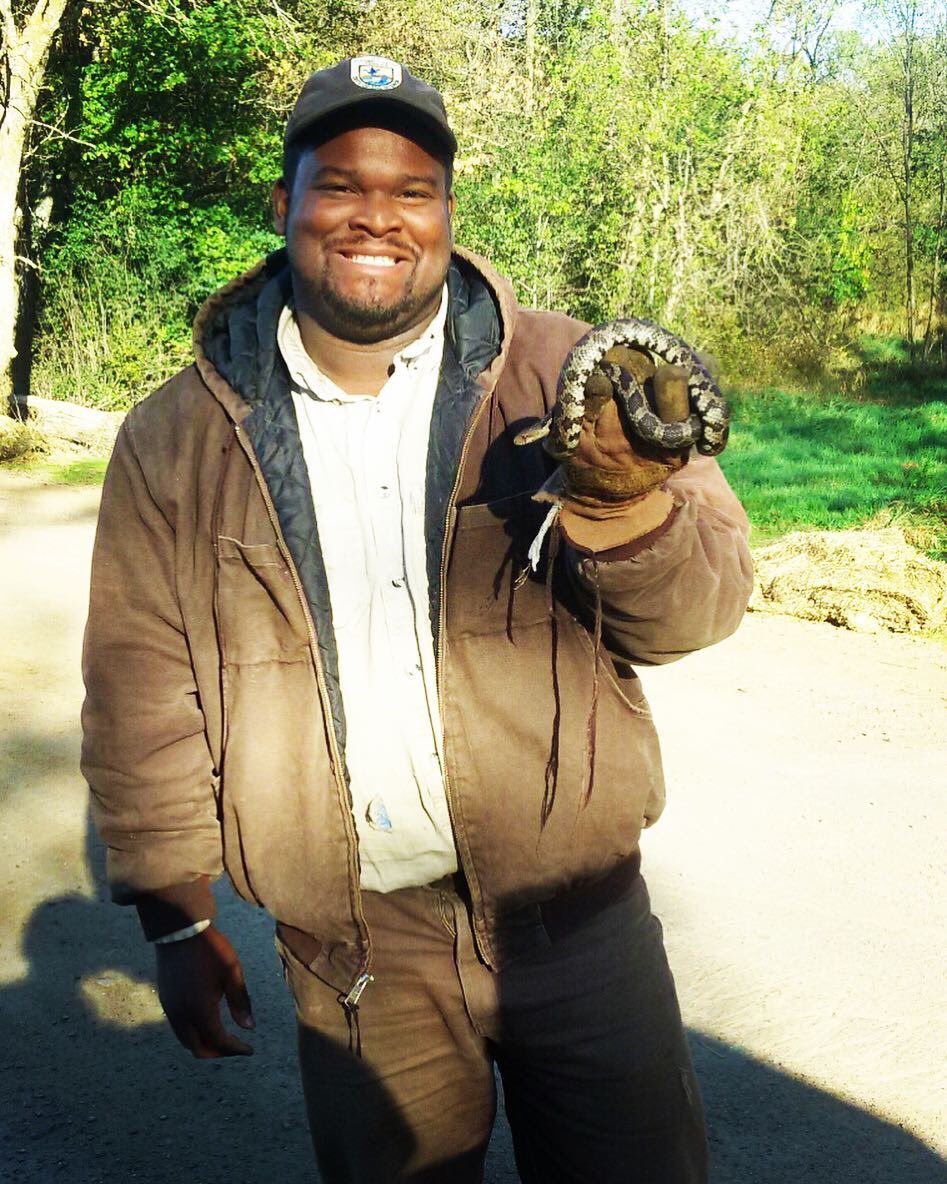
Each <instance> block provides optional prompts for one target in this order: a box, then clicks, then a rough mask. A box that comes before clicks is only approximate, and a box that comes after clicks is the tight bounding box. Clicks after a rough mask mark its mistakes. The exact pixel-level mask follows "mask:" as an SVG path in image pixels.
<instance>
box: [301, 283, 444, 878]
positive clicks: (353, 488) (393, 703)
mask: <svg viewBox="0 0 947 1184" xmlns="http://www.w3.org/2000/svg"><path fill="white" fill-rule="evenodd" d="M446 318H447V292H446V288H445V291H444V295H443V297H442V299H441V305H440V309H439V310H438V312H437V315H436V316H435V318H434V320H433V321H432V322H431V324H430V325H429V327H428V328H427V329H426V330H425V331H424V332H423V333H422V334H421V336H420V337H418V338H417V339H416V340H415V341H413V342H411V343H410V344H409V345H408V346H406V347H405V349H403V350H402V351H401V353H399V354H397V355H396V356H395V359H394V363H393V366H392V372H391V375H390V377H389V378H388V380H387V382H386V383H385V385H384V387H382V389H381V391H380V392H379V393H378V394H377V395H374V396H373V395H350V394H347V393H346V392H345V391H342V390H341V389H340V388H339V387H337V386H336V385H335V383H334V382H332V381H331V380H330V379H329V378H328V377H326V375H325V374H323V373H322V371H321V370H320V369H319V368H318V366H317V365H316V364H315V362H313V360H312V358H310V356H309V354H308V353H307V352H306V349H305V346H304V345H303V343H302V338H301V336H300V333H299V326H298V325H297V323H296V319H295V316H294V315H293V310H292V309H291V308H290V307H287V308H284V309H283V312H282V315H281V317H280V322H279V328H278V331H277V340H278V342H279V347H280V351H281V352H282V355H283V358H284V359H285V361H286V365H287V367H288V369H289V376H290V390H291V393H292V398H293V404H294V406H295V409H296V418H297V420H298V423H299V432H300V437H301V439H302V449H303V456H304V457H305V461H306V466H307V469H308V471H309V483H310V486H311V489H312V500H313V504H314V506H315V510H316V518H317V521H318V524H319V542H320V544H321V547H322V555H323V559H324V561H325V568H326V577H327V579H328V585H329V600H330V603H331V605H332V624H333V629H334V632H335V639H336V649H337V652H338V664H339V683H340V687H341V693H342V703H343V707H344V710H345V721H346V742H345V760H346V765H347V767H348V773H349V782H350V788H351V794H352V810H353V814H354V818H355V827H356V832H357V834H358V843H359V858H360V862H361V885H362V887H363V888H366V889H370V890H372V891H375V892H391V891H393V890H394V889H396V888H406V887H411V886H415V885H419V884H429V883H431V882H432V881H434V880H438V879H440V878H441V877H442V876H445V875H449V874H450V873H452V872H454V871H456V870H457V852H456V849H455V847H454V839H453V832H452V830H451V824H450V816H449V813H448V807H447V795H446V791H445V787H444V773H443V759H444V753H443V737H442V729H441V718H440V708H439V705H438V698H437V677H436V669H435V659H434V640H433V633H432V629H431V620H430V611H429V607H428V606H429V600H428V579H427V565H426V545H425V532H424V507H425V475H426V470H427V450H428V435H429V432H430V424H431V409H432V407H433V405H434V394H435V391H436V389H437V380H438V374H439V371H440V364H441V356H442V353H443V349H444V325H445V322H446Z"/></svg>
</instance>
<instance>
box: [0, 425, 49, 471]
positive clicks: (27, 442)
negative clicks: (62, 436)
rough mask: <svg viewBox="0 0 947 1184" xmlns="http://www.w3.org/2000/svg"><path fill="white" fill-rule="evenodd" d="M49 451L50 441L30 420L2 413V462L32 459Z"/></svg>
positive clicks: (0, 449)
mask: <svg viewBox="0 0 947 1184" xmlns="http://www.w3.org/2000/svg"><path fill="white" fill-rule="evenodd" d="M47 452H49V442H48V440H47V439H46V438H45V436H43V434H42V432H40V430H39V429H38V428H37V427H36V425H35V424H32V423H30V422H29V420H26V421H23V420H18V419H11V418H10V416H8V415H0V463H2V464H8V463H9V462H10V461H32V460H35V459H36V458H37V457H40V456H44V455H45V454H46V453H47Z"/></svg>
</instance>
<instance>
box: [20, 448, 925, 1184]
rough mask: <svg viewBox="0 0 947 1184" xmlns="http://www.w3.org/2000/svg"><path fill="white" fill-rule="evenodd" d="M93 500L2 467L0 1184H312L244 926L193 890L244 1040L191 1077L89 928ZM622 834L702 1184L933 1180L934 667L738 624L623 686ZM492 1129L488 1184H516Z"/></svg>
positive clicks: (877, 647) (112, 937)
mask: <svg viewBox="0 0 947 1184" xmlns="http://www.w3.org/2000/svg"><path fill="white" fill-rule="evenodd" d="M97 499H98V491H97V490H93V489H70V488H52V487H47V486H44V485H43V484H42V483H41V482H39V481H38V480H37V479H36V478H28V477H24V476H20V475H15V474H11V473H8V472H4V471H2V470H0V582H2V587H3V614H2V621H3V626H4V650H3V656H2V661H0V756H2V759H0V1024H2V1032H3V1036H4V1039H3V1047H4V1054H3V1057H2V1061H3V1063H4V1068H5V1072H4V1073H3V1074H0V1094H2V1098H0V1180H2V1181H9V1182H11V1184H20V1182H24V1184H25V1182H28V1184H48V1182H50V1181H59V1180H65V1181H69V1182H70V1184H99V1182H102V1184H104V1182H106V1181H107V1182H108V1184H113V1182H114V1181H116V1180H119V1181H139V1182H142V1184H171V1182H177V1181H180V1180H189V1181H193V1182H195V1184H217V1182H218V1181H219V1182H220V1184H225V1182H226V1184H263V1182H264V1181H266V1180H268V1179H270V1178H273V1177H275V1178H278V1179H279V1180H280V1181H281V1184H303V1182H308V1184H314V1181H315V1174H314V1170H313V1169H312V1167H311V1165H310V1159H309V1150H308V1140H307V1135H306V1132H305V1129H304V1123H303V1111H302V1105H301V1101H300V1097H299V1092H298V1087H297V1082H296V1074H295V1065H294V1052H293V1025H292V1018H291V1009H290V1006H289V1002H288V999H287V998H286V996H285V994H284V988H283V985H282V981H281V979H280V976H279V974H278V973H277V968H276V964H275V958H274V956H273V953H272V940H271V927H270V923H269V921H268V920H267V918H266V917H264V916H262V915H261V914H260V913H259V912H254V911H252V910H250V909H249V908H247V907H246V906H244V905H242V904H241V903H240V902H238V901H236V900H235V899H234V898H233V897H232V895H231V894H229V893H228V892H227V891H226V890H223V889H222V890H221V893H220V896H221V902H222V922H221V923H222V925H223V927H224V928H225V929H226V930H227V931H228V932H229V933H230V935H231V936H232V937H233V938H234V940H235V942H236V943H237V945H238V947H239V949H240V952H241V954H242V956H243V959H244V963H245V966H246V968H247V975H248V979H249V981H250V986H251V991H252V993H253V996H254V1005H255V1011H256V1014H257V1031H256V1033H255V1034H254V1038H253V1042H254V1044H255V1046H256V1055H255V1056H254V1057H253V1058H251V1059H249V1060H243V1059H240V1060H235V1061H226V1062H196V1061H192V1060H191V1059H190V1058H189V1057H188V1056H187V1055H186V1054H185V1053H184V1052H183V1051H182V1050H180V1049H179V1048H178V1047H177V1046H176V1045H175V1043H174V1041H173V1038H172V1037H171V1035H170V1032H169V1031H167V1030H166V1029H165V1027H164V1025H163V1023H162V1021H161V1016H160V1011H159V1009H158V1005H157V1000H156V997H155V994H154V991H153V988H152V985H151V957H150V952H149V951H148V949H147V948H146V947H145V946H143V944H142V942H141V941H140V939H139V937H138V933H137V925H136V922H135V920H134V918H133V916H131V915H129V913H128V912H127V911H126V910H120V909H116V908H114V907H113V906H111V905H108V904H107V903H105V902H104V899H103V891H102V860H101V855H100V853H99V851H98V850H97V848H96V846H95V844H94V842H93V840H92V839H91V837H90V834H89V828H88V819H87V807H86V792H85V788H84V786H83V783H82V781H81V779H80V777H79V774H78V771H77V762H78V747H79V735H78V724H77V716H78V708H79V703H80V702H81V684H80V679H79V673H78V654H79V646H80V640H81V631H82V623H83V619H84V613H85V599H86V586H87V580H88V564H89V554H90V550H91V542H92V533H93V529H94V521H95V512H96V505H97ZM643 678H644V681H645V687H646V690H647V691H648V694H649V697H650V698H651V701H652V705H653V708H654V712H655V715H656V717H657V719H658V723H659V728H660V731H661V735H662V740H663V746H664V752H665V759H666V765H667V773H668V785H669V800H668V807H667V810H666V812H665V815H664V817H663V819H662V820H661V822H660V824H659V825H658V826H657V827H656V828H655V829H654V830H653V831H652V832H650V833H648V834H647V835H646V836H645V840H644V851H645V869H646V873H647V875H648V880H649V883H650V887H651V895H652V898H653V900H654V903H655V909H656V911H657V912H658V913H659V915H660V916H661V917H662V920H663V922H664V926H665V934H666V939H667V945H668V950H669V954H670V958H671V963H672V966H673V967H674V970H675V974H676V976H677V981H678V987H679V991H680V995H681V1001H682V1006H683V1010H684V1016H685V1021H686V1023H687V1026H688V1029H689V1032H690V1035H691V1039H692V1043H693V1049H694V1054H695V1059H696V1061H697V1065H698V1070H699V1073H700V1076H701V1081H702V1084H703V1089H704V1094H705V1102H706V1107H707V1112H708V1123H709V1129H710V1136H711V1141H712V1147H713V1154H714V1165H715V1166H714V1175H713V1180H714V1181H715V1184H757V1182H759V1184H790V1181H791V1182H792V1184H796V1182H798V1181H801V1180H805V1181H814V1182H825V1184H876V1182H877V1184H881V1182H882V1181H884V1182H885V1184H935V1182H947V1159H945V1158H944V1157H945V1155H947V997H945V996H947V991H945V986H947V974H945V966H947V959H945V934H947V885H945V859H944V853H945V851H947V841H945V840H947V833H945V832H947V827H945V821H947V795H945V790H947V750H945V735H947V728H945V718H947V715H945V710H944V708H945V704H947V649H945V647H944V645H943V644H942V643H939V642H935V641H931V640H919V639H912V638H906V637H897V636H890V635H882V636H867V635H859V634H852V633H847V632H844V631H842V630H838V629H834V628H832V627H831V626H822V625H813V624H809V623H805V622H800V621H795V620H791V619H789V618H782V617H764V616H758V615H755V614H754V615H751V616H750V617H748V618H747V620H746V622H745V624H744V625H743V627H742V628H741V629H740V631H739V633H738V634H737V635H736V636H735V637H734V638H731V639H730V640H728V641H726V642H724V643H723V644H721V645H719V646H717V647H715V648H713V649H711V650H708V651H705V652H703V653H701V654H696V655H693V656H692V657H690V658H688V659H685V660H684V661H682V662H680V663H677V664H675V665H673V666H670V667H665V668H661V669H657V670H653V671H652V670H647V671H644V672H643ZM516 1178H517V1177H516V1173H515V1170H514V1169H513V1167H512V1157H511V1152H510V1149H509V1141H508V1137H507V1134H506V1131H505V1128H504V1126H503V1123H502V1119H501V1121H500V1123H499V1124H498V1128H497V1133H496V1135H495V1137H494V1142H493V1145H492V1148H491V1154H490V1161H489V1170H488V1176H487V1179H488V1181H489V1182H490V1184H503V1182H513V1181H515V1180H516Z"/></svg>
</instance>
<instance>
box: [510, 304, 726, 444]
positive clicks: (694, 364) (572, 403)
mask: <svg viewBox="0 0 947 1184" xmlns="http://www.w3.org/2000/svg"><path fill="white" fill-rule="evenodd" d="M616 345H626V346H631V347H633V348H637V349H644V350H647V351H648V353H650V354H653V355H654V356H655V357H657V358H659V359H660V360H661V361H663V362H667V363H669V364H671V365H675V366H683V367H684V368H685V369H686V370H687V374H688V377H687V397H688V403H689V405H690V414H689V416H688V417H687V419H684V420H681V421H680V422H677V423H668V422H666V421H665V420H663V419H661V418H660V417H659V416H657V415H655V413H654V412H653V411H652V410H651V407H650V405H649V403H648V399H647V396H646V395H645V393H644V391H643V390H642V388H641V384H640V383H639V382H638V380H637V379H636V378H635V376H634V375H633V374H630V373H629V372H628V371H627V370H625V369H624V368H623V367H620V366H616V365H614V364H613V363H611V362H605V361H604V357H605V354H607V353H608V351H609V350H610V349H611V348H612V347H613V346H616ZM596 369H598V370H599V371H601V372H602V373H603V374H604V375H605V376H606V378H608V380H609V381H610V382H611V383H612V386H613V387H614V389H615V394H616V395H617V396H618V400H619V403H620V405H621V406H622V407H623V409H624V411H625V415H626V418H627V422H628V425H629V426H630V428H631V430H632V432H633V433H634V434H635V435H636V436H638V437H639V439H641V440H644V441H646V442H647V443H648V444H651V445H654V446H656V447H658V448H663V449H667V450H668V451H678V450H680V449H683V448H691V447H696V449H697V451H698V452H700V453H703V454H704V455H705V456H716V455H717V453H719V452H722V451H723V450H724V448H725V447H726V444H727V435H728V433H729V431H730V409H729V407H728V406H727V403H726V401H725V400H724V398H723V396H722V395H721V393H720V388H719V387H718V386H717V384H716V383H715V382H714V380H713V378H711V376H710V373H709V372H708V370H707V368H706V366H704V364H703V362H701V360H700V358H699V357H698V355H697V353H696V352H695V351H694V350H693V349H692V348H691V346H689V345H688V344H687V342H686V341H683V340H682V339H681V338H680V337H676V336H675V335H674V334H673V333H671V332H670V331H669V330H668V329H664V328H662V327H661V326H660V325H658V324H655V323H654V322H653V321H643V320H638V319H636V318H632V317H626V318H622V319H620V320H615V321H606V322H605V323H604V324H601V325H596V326H595V328H594V329H590V330H589V331H588V332H587V333H586V334H585V335H584V336H583V337H580V338H579V340H578V341H577V342H576V343H575V345H573V347H572V349H571V350H570V351H569V353H568V354H567V356H566V360H565V362H564V364H563V367H562V370H561V372H560V374H559V382H558V385H557V389H556V404H555V406H554V407H553V409H552V411H550V412H549V414H548V415H545V416H544V417H543V418H542V419H541V420H539V422H538V423H536V424H533V425H532V426H531V427H528V428H526V429H524V430H523V431H521V432H519V433H518V434H517V435H516V437H515V442H516V443H517V444H531V443H533V441H535V440H543V439H545V448H546V450H547V451H548V452H549V453H551V454H552V455H553V456H555V457H557V458H558V459H565V458H567V457H569V456H570V455H571V454H572V453H573V452H574V451H575V449H576V446H577V445H578V443H579V436H580V435H581V432H582V420H583V419H584V417H585V384H586V383H587V382H588V380H589V377H590V375H591V374H592V372H593V370H596Z"/></svg>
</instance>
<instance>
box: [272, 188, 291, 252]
mask: <svg viewBox="0 0 947 1184" xmlns="http://www.w3.org/2000/svg"><path fill="white" fill-rule="evenodd" d="M288 213H289V191H288V190H287V188H286V182H285V181H284V180H283V178H282V177H280V179H279V180H278V181H277V182H276V184H275V185H274V186H273V229H274V230H275V231H276V233H277V234H280V235H282V236H283V237H284V238H285V237H286V216H287V214H288Z"/></svg>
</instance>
